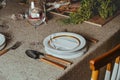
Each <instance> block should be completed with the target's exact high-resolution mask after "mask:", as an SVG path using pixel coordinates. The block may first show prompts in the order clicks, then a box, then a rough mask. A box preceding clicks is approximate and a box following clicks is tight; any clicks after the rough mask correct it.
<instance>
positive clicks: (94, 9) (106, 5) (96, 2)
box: [65, 0, 120, 24]
mask: <svg viewBox="0 0 120 80" xmlns="http://www.w3.org/2000/svg"><path fill="white" fill-rule="evenodd" d="M80 5H81V6H80V8H79V9H78V11H77V12H75V13H71V14H70V15H69V16H70V19H66V20H65V23H73V24H78V23H82V22H83V21H85V20H88V19H90V18H91V17H93V16H95V15H100V16H101V17H102V18H104V19H106V18H108V17H110V16H113V15H114V14H115V12H116V11H117V10H118V9H119V10H120V0H81V3H80Z"/></svg>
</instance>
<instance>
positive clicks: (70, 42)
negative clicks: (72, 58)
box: [51, 37, 79, 50]
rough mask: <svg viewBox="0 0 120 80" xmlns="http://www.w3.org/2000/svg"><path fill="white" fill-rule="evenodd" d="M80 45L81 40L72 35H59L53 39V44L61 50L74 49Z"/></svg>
mask: <svg viewBox="0 0 120 80" xmlns="http://www.w3.org/2000/svg"><path fill="white" fill-rule="evenodd" d="M78 45H79V41H78V40H77V39H75V38H72V37H59V38H55V39H52V40H51V46H53V47H54V48H56V49H59V50H72V49H75V48H76V47H78Z"/></svg>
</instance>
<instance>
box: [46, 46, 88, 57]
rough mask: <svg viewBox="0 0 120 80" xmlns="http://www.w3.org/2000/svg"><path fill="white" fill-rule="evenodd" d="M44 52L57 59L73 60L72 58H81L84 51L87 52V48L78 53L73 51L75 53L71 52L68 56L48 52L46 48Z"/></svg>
mask: <svg viewBox="0 0 120 80" xmlns="http://www.w3.org/2000/svg"><path fill="white" fill-rule="evenodd" d="M45 51H46V53H47V54H50V55H53V56H56V57H59V58H63V59H73V58H77V57H80V56H82V55H83V54H84V53H85V52H86V51H87V48H86V47H85V48H83V49H81V50H80V51H75V52H71V53H70V54H64V55H63V54H57V52H55V51H52V50H48V49H47V48H45Z"/></svg>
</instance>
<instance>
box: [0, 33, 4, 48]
mask: <svg viewBox="0 0 120 80" xmlns="http://www.w3.org/2000/svg"><path fill="white" fill-rule="evenodd" d="M4 43H5V36H4V35H3V34H1V33H0V47H1V46H2V45H3V44H4Z"/></svg>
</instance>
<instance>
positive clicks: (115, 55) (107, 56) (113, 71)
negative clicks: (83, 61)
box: [90, 44, 120, 80]
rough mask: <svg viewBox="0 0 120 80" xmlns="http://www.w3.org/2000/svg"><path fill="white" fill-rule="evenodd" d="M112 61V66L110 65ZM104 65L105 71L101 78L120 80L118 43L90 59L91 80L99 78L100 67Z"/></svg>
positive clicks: (119, 48)
mask: <svg viewBox="0 0 120 80" xmlns="http://www.w3.org/2000/svg"><path fill="white" fill-rule="evenodd" d="M113 61H114V66H113V67H112V62H113ZM104 66H106V72H105V77H104V79H102V80H120V44H118V45H117V46H115V47H114V48H112V49H111V50H109V51H107V52H106V53H103V54H102V55H101V56H99V57H96V58H95V59H92V60H90V69H91V70H92V75H91V80H98V79H99V74H100V69H101V68H102V67H104Z"/></svg>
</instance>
